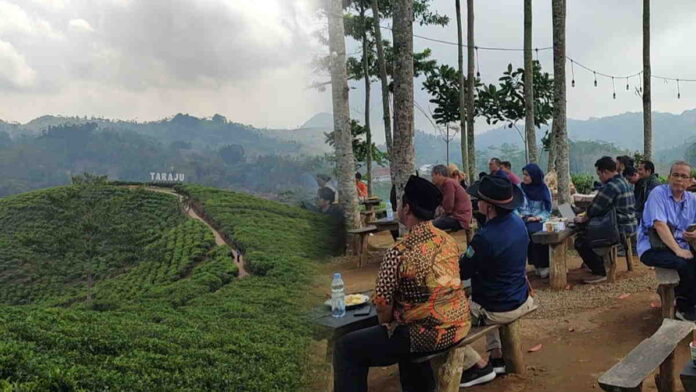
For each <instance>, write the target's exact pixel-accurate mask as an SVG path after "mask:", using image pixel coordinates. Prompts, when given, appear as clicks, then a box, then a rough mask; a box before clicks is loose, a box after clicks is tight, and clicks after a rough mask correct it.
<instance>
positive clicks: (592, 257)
mask: <svg viewBox="0 0 696 392" xmlns="http://www.w3.org/2000/svg"><path fill="white" fill-rule="evenodd" d="M575 249H576V250H577V251H578V254H579V255H580V257H581V258H582V261H583V262H584V263H585V264H586V265H587V266H588V267H590V269H591V270H592V273H594V274H595V275H606V274H607V272H606V270H605V269H604V260H603V259H602V257H601V256H599V255H598V254H597V253H595V252H594V251H593V250H592V248H591V247H590V246H588V245H587V243H586V242H585V241H584V238H583V237H582V236H580V237H578V239H576V240H575Z"/></svg>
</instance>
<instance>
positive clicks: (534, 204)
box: [516, 163, 551, 278]
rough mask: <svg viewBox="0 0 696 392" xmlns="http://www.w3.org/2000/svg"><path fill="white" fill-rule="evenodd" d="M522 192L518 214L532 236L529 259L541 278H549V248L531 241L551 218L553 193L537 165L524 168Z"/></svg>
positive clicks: (532, 164)
mask: <svg viewBox="0 0 696 392" xmlns="http://www.w3.org/2000/svg"><path fill="white" fill-rule="evenodd" d="M522 174H523V177H522V184H521V187H522V191H523V192H524V196H525V201H524V204H523V205H522V207H520V208H518V209H517V211H516V212H517V214H518V215H519V216H520V217H521V218H522V220H524V222H525V223H526V225H527V232H528V233H529V236H530V242H529V248H528V250H527V258H528V259H529V263H530V264H532V265H533V266H534V267H535V268H536V271H537V274H538V275H539V276H540V277H541V278H547V277H548V276H549V246H548V245H541V244H535V243H534V242H532V241H531V236H532V234H534V233H536V232H538V231H541V230H542V229H543V227H544V222H546V220H548V219H549V217H550V216H551V191H550V190H549V187H547V186H546V184H545V183H544V172H543V171H542V170H541V168H539V166H537V165H536V164H535V163H530V164H528V165H527V166H525V167H524V168H522Z"/></svg>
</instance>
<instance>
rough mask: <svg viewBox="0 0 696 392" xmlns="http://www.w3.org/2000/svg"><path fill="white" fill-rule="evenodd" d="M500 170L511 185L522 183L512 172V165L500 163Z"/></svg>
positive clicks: (505, 162) (507, 162)
mask: <svg viewBox="0 0 696 392" xmlns="http://www.w3.org/2000/svg"><path fill="white" fill-rule="evenodd" d="M500 168H501V169H503V171H504V172H505V174H507V176H508V178H509V179H510V182H511V183H512V185H520V184H521V183H522V180H520V178H519V177H517V175H516V174H515V173H513V172H512V163H510V161H502V162H500Z"/></svg>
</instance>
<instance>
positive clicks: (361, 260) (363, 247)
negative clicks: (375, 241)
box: [358, 233, 369, 268]
mask: <svg viewBox="0 0 696 392" xmlns="http://www.w3.org/2000/svg"><path fill="white" fill-rule="evenodd" d="M368 235H369V234H367V233H365V234H361V235H360V256H358V268H361V267H362V266H364V265H365V257H367V244H368V240H367V236H368Z"/></svg>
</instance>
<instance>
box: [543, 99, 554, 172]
mask: <svg viewBox="0 0 696 392" xmlns="http://www.w3.org/2000/svg"><path fill="white" fill-rule="evenodd" d="M554 93H555V91H554ZM554 99H555V98H554ZM556 139H557V137H556V129H555V127H553V126H552V127H551V130H550V131H549V156H548V158H549V159H548V162H547V169H546V172H547V173H549V172H552V171H555V170H556V156H557V155H558V154H557V151H558V146H557V141H556ZM540 158H541V157H540Z"/></svg>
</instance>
